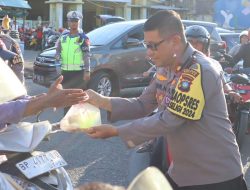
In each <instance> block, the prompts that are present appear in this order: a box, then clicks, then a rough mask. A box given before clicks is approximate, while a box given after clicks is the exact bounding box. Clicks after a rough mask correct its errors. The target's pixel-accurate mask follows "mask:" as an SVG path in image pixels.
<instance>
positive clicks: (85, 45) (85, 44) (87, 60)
mask: <svg viewBox="0 0 250 190" xmlns="http://www.w3.org/2000/svg"><path fill="white" fill-rule="evenodd" d="M89 46H90V41H89V38H88V37H87V36H85V38H84V42H83V44H82V46H81V49H82V51H83V53H84V58H83V59H84V70H85V71H87V72H90V69H91V68H90V47H89Z"/></svg>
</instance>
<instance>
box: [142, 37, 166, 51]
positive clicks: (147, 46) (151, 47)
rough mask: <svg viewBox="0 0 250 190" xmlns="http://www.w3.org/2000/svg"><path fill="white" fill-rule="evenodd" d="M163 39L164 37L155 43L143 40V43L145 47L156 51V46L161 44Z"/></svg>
mask: <svg viewBox="0 0 250 190" xmlns="http://www.w3.org/2000/svg"><path fill="white" fill-rule="evenodd" d="M164 41H166V39H163V40H161V41H159V42H157V43H147V42H143V45H144V47H145V48H147V49H151V50H152V51H157V50H158V46H159V45H161V44H162V43H163V42H164Z"/></svg>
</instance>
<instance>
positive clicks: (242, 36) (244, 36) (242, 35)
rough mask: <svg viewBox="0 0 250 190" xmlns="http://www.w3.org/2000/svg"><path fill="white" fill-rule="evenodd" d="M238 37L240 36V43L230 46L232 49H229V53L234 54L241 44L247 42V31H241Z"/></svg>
mask: <svg viewBox="0 0 250 190" xmlns="http://www.w3.org/2000/svg"><path fill="white" fill-rule="evenodd" d="M239 38H240V43H239V44H237V45H235V46H234V47H232V49H230V51H229V52H228V54H229V55H231V56H234V55H235V54H236V53H237V52H238V51H239V50H240V46H241V44H246V43H247V42H248V31H247V30H244V31H242V32H241V33H240V36H239Z"/></svg>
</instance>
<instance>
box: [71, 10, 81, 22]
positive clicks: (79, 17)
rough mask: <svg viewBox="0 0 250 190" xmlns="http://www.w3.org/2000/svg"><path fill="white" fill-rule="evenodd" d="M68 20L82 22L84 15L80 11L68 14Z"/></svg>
mask: <svg viewBox="0 0 250 190" xmlns="http://www.w3.org/2000/svg"><path fill="white" fill-rule="evenodd" d="M67 18H68V20H71V19H77V20H80V19H82V13H80V12H78V11H70V12H68V14H67Z"/></svg>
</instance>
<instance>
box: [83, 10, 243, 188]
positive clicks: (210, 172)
mask: <svg viewBox="0 0 250 190" xmlns="http://www.w3.org/2000/svg"><path fill="white" fill-rule="evenodd" d="M144 39H145V42H144V44H145V46H146V48H147V54H148V56H149V57H151V59H152V61H153V62H154V63H155V65H156V66H157V73H156V77H155V80H154V81H153V82H152V83H151V84H150V85H149V87H148V88H146V90H145V91H144V92H143V94H142V95H141V96H140V97H138V98H129V99H126V98H119V97H104V96H102V95H99V94H97V93H95V92H94V91H92V90H87V91H86V97H85V98H86V100H85V101H86V102H89V103H92V104H94V105H96V106H98V107H100V108H103V109H105V110H107V111H108V113H109V114H108V117H109V119H110V120H111V121H116V120H122V119H123V120H124V119H128V120H131V119H135V120H133V121H132V122H129V123H126V124H123V125H121V126H119V127H118V128H117V127H114V126H112V125H110V124H104V125H101V126H95V127H93V128H90V129H85V130H84V132H86V133H87V134H88V135H89V136H91V137H93V138H109V137H113V136H119V137H120V138H121V139H122V140H123V141H124V142H125V144H126V145H127V146H128V147H130V148H131V147H135V146H136V145H139V144H141V143H143V142H145V141H148V140H150V139H152V138H155V137H158V136H162V135H163V136H164V137H165V138H167V140H168V145H169V149H170V152H171V155H172V159H173V161H172V163H171V165H170V167H169V170H168V173H167V174H166V176H167V177H168V179H169V181H170V182H171V185H172V187H173V189H174V190H247V187H246V183H245V180H244V178H243V168H242V163H241V157H240V153H239V147H238V145H237V142H236V138H235V135H234V133H233V131H232V129H231V123H230V120H229V118H228V113H227V109H226V101H225V95H224V92H223V82H222V76H221V74H220V72H218V71H217V68H216V66H215V65H214V64H211V59H209V58H208V57H207V56H205V55H204V54H202V53H200V52H198V51H196V50H195V49H194V48H193V47H192V46H191V45H190V44H189V43H188V42H187V40H186V38H185V35H184V29H183V24H182V23H181V19H180V17H179V15H178V14H177V13H176V12H174V11H160V12H157V13H156V14H155V15H153V16H151V17H150V18H149V19H148V20H147V21H146V23H145V25H144ZM157 107H158V108H159V111H158V112H157V113H156V114H154V115H153V116H150V117H145V116H147V115H148V114H150V113H151V112H152V111H153V110H154V109H155V108H157ZM152 180H153V179H152Z"/></svg>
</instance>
